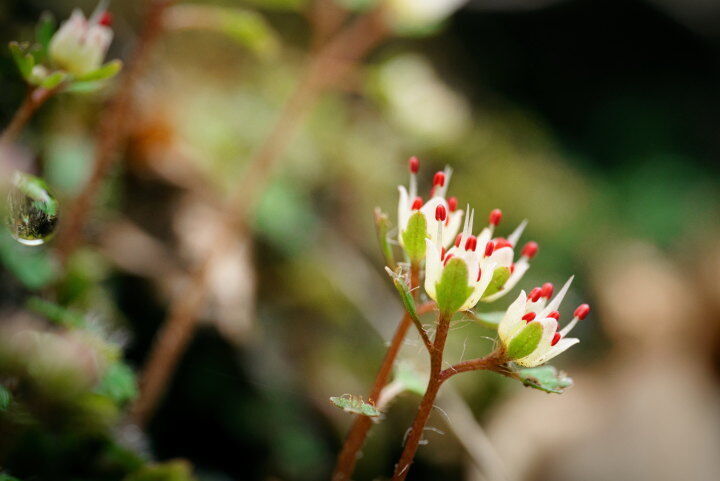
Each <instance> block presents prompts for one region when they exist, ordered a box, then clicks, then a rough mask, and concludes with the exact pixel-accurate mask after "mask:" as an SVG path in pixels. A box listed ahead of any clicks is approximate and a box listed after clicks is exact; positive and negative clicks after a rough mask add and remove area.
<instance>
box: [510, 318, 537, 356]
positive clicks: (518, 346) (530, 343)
mask: <svg viewBox="0 0 720 481" xmlns="http://www.w3.org/2000/svg"><path fill="white" fill-rule="evenodd" d="M542 333H543V327H542V324H540V323H539V322H531V323H530V324H528V325H527V326H525V327H524V328H523V330H522V331H520V332H519V333H518V334H517V335H516V336H515V337H513V338H512V340H511V341H510V344H509V345H508V347H507V357H508V359H521V358H523V357H525V356H527V355H529V354H531V353H532V352H533V351H534V350H535V348H536V347H537V346H538V344H540V338H541V337H542Z"/></svg>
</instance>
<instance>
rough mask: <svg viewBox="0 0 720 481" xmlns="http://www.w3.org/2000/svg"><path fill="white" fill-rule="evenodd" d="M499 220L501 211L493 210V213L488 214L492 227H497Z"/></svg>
mask: <svg viewBox="0 0 720 481" xmlns="http://www.w3.org/2000/svg"><path fill="white" fill-rule="evenodd" d="M501 220H502V211H501V210H500V209H493V211H492V212H490V223H491V224H492V225H498V224H499V223H500V221H501Z"/></svg>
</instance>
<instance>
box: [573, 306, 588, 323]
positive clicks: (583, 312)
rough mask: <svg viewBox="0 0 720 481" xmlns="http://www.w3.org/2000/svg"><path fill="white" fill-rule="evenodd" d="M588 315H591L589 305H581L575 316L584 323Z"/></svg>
mask: <svg viewBox="0 0 720 481" xmlns="http://www.w3.org/2000/svg"><path fill="white" fill-rule="evenodd" d="M588 314H590V306H588V305H587V304H581V305H579V306H578V308H577V309H575V314H574V316H575V317H577V318H578V319H580V320H581V321H582V320H583V319H585V318H586V317H587V315H588Z"/></svg>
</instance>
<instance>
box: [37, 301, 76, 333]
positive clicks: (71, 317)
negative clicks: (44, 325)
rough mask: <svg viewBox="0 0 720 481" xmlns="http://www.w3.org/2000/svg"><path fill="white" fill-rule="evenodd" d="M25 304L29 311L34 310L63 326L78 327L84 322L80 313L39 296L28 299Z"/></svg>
mask: <svg viewBox="0 0 720 481" xmlns="http://www.w3.org/2000/svg"><path fill="white" fill-rule="evenodd" d="M26 306H27V308H28V309H30V310H31V311H35V312H36V313H38V314H40V315H41V316H43V317H45V318H47V319H48V320H49V321H51V322H54V323H55V324H58V325H60V326H63V327H68V328H73V329H79V328H82V327H84V326H85V324H86V323H85V317H84V316H83V315H82V314H80V313H78V312H75V311H73V310H71V309H68V308H66V307H63V306H61V305H58V304H55V303H54V302H50V301H46V300H44V299H41V298H39V297H31V298H30V299H28V300H27V303H26Z"/></svg>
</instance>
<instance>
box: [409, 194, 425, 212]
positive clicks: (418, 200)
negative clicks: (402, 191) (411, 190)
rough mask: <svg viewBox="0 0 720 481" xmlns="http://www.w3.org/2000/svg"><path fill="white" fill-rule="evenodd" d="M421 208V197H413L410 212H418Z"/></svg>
mask: <svg viewBox="0 0 720 481" xmlns="http://www.w3.org/2000/svg"><path fill="white" fill-rule="evenodd" d="M422 206H423V200H422V197H415V200H414V201H413V203H412V207H411V208H412V210H420V209H421V208H422Z"/></svg>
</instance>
